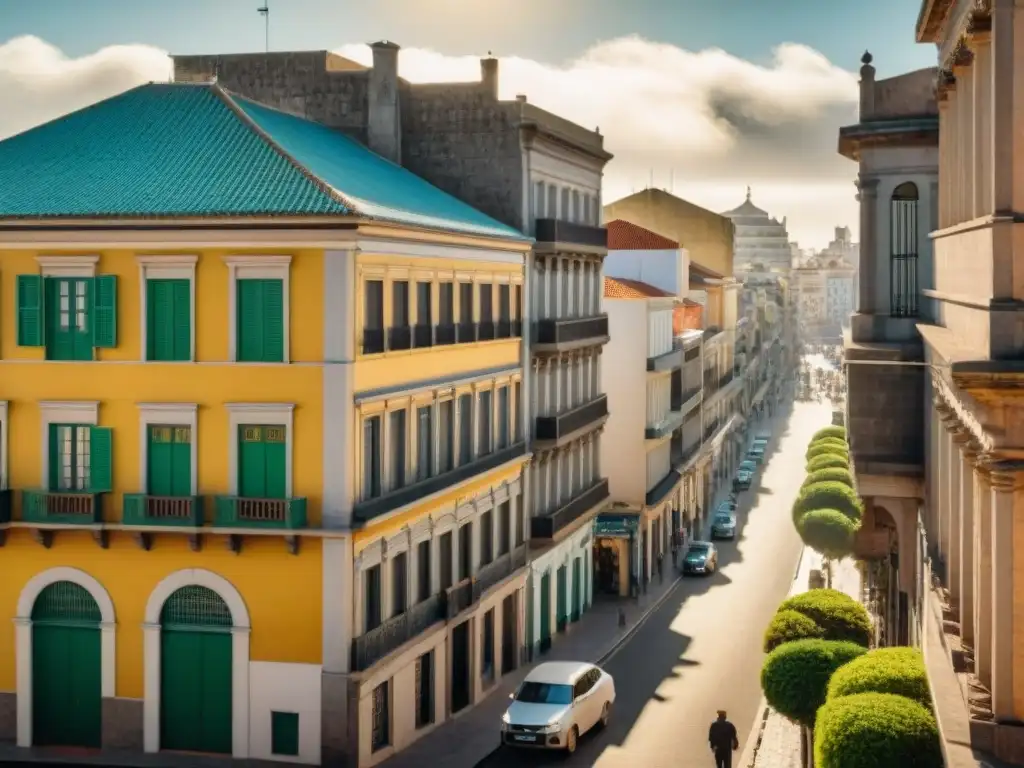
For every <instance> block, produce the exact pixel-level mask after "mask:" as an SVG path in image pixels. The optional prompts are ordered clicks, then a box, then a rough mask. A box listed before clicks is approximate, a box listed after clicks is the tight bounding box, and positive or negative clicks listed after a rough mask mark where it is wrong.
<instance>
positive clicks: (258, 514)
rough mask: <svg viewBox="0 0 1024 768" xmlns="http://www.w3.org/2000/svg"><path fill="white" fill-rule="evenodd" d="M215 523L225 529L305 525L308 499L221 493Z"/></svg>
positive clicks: (214, 518)
mask: <svg viewBox="0 0 1024 768" xmlns="http://www.w3.org/2000/svg"><path fill="white" fill-rule="evenodd" d="M213 524H214V525H216V526H219V527H223V528H288V529H296V528H305V527H306V499H304V498H294V499H254V498H245V497H241V496H217V497H216V498H215V500H214V516H213Z"/></svg>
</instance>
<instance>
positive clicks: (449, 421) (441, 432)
mask: <svg viewBox="0 0 1024 768" xmlns="http://www.w3.org/2000/svg"><path fill="white" fill-rule="evenodd" d="M437 422H438V423H437V431H438V438H439V440H440V445H439V446H438V448H439V454H440V458H439V466H438V468H437V469H438V472H450V471H451V470H452V468H453V462H454V460H455V456H454V450H455V420H454V419H453V418H452V401H451V400H445V401H444V402H441V403H439V404H438V406H437Z"/></svg>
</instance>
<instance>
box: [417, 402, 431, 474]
mask: <svg viewBox="0 0 1024 768" xmlns="http://www.w3.org/2000/svg"><path fill="white" fill-rule="evenodd" d="M433 410H434V408H433V406H430V405H425V406H423V407H422V408H417V409H416V479H417V480H426V479H427V478H428V477H431V476H432V475H433V474H434V435H433V430H432V429H431V423H430V422H431V418H430V417H431V411H433Z"/></svg>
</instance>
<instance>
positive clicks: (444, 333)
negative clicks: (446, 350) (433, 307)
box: [434, 323, 455, 346]
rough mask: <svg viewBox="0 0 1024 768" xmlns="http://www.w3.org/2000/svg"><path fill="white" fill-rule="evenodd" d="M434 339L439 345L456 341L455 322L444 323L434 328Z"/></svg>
mask: <svg viewBox="0 0 1024 768" xmlns="http://www.w3.org/2000/svg"><path fill="white" fill-rule="evenodd" d="M434 339H435V342H436V343H437V345H438V346H445V345H448V344H454V343H455V324H454V323H442V324H441V325H438V326H435V328H434Z"/></svg>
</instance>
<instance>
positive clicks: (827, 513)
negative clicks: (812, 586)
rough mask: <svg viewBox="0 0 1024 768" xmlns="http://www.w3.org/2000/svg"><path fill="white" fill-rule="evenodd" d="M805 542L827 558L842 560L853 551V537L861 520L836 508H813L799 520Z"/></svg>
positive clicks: (798, 526) (798, 529)
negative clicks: (854, 518)
mask: <svg viewBox="0 0 1024 768" xmlns="http://www.w3.org/2000/svg"><path fill="white" fill-rule="evenodd" d="M796 528H797V532H798V533H799V534H800V538H801V539H802V540H803V542H804V544H806V545H807V546H808V547H810V548H811V549H813V550H814V551H815V552H818V553H819V554H821V555H822V556H823V557H825V558H826V559H827V560H842V559H843V558H844V557H847V556H848V555H850V554H851V553H852V552H853V537H854V535H855V534H856V533H857V529H858V528H860V522H859V521H855V520H851V519H850V518H849V517H847V516H846V515H844V514H843V513H842V512H840V511H839V510H836V509H811V510H808V511H807V512H805V513H804V514H803V516H802V517H801V518H800V519H799V521H797V524H796Z"/></svg>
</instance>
